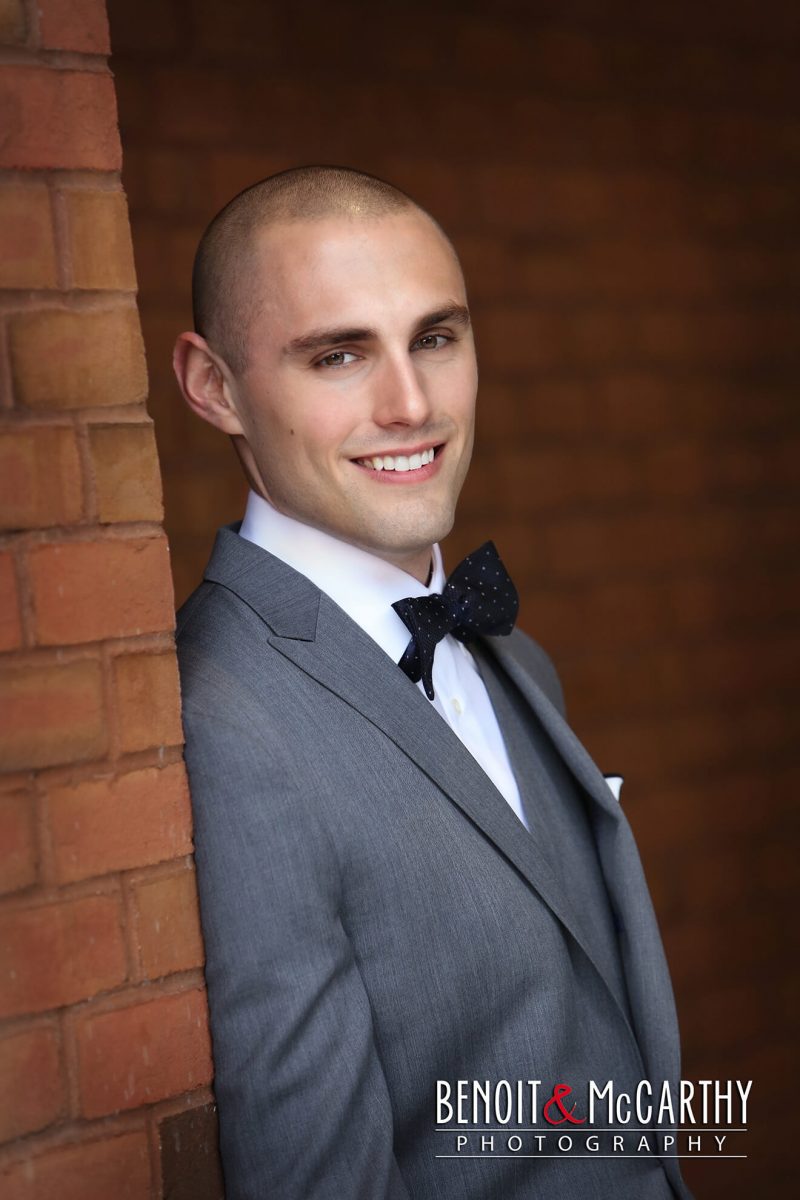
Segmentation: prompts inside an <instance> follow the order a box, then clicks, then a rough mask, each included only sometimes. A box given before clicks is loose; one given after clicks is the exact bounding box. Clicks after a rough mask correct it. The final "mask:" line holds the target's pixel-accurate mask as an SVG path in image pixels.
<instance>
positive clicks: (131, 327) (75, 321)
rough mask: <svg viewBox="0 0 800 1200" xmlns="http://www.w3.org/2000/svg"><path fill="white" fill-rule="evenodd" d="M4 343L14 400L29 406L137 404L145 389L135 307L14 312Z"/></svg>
mask: <svg viewBox="0 0 800 1200" xmlns="http://www.w3.org/2000/svg"><path fill="white" fill-rule="evenodd" d="M9 344H10V352H11V367H12V372H13V376H14V386H15V391H16V396H17V400H18V401H19V403H21V404H25V405H27V406H28V407H30V408H46V409H70V408H89V407H97V406H102V405H107V404H138V403H141V401H142V400H143V399H144V397H145V395H146V394H147V371H146V369H145V363H144V348H143V344H142V335H141V330H140V328H139V317H138V314H137V312H136V309H135V308H109V309H104V310H100V311H98V310H94V309H93V310H91V311H81V312H73V311H66V310H55V309H49V310H47V311H40V312H25V313H20V314H18V315H17V316H16V317H14V318H12V320H11V329H10V333H9Z"/></svg>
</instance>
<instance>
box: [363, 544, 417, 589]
mask: <svg viewBox="0 0 800 1200" xmlns="http://www.w3.org/2000/svg"><path fill="white" fill-rule="evenodd" d="M362 548H363V549H365V550H369V552H370V553H371V554H376V552H375V551H374V550H371V549H370V548H369V547H368V546H364V547H362ZM376 557H377V558H382V559H383V560H384V562H388V563H391V564H392V566H393V567H399V568H400V570H401V571H405V572H406V574H407V575H412V576H413V577H414V579H417V580H419V582H420V583H424V584H425V586H426V587H427V586H428V584H429V583H430V580H431V576H432V575H433V547H432V546H428V547H427V548H426V549H424V550H415V551H414V552H413V553H412V554H408V555H396V554H376Z"/></svg>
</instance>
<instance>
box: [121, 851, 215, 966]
mask: <svg viewBox="0 0 800 1200" xmlns="http://www.w3.org/2000/svg"><path fill="white" fill-rule="evenodd" d="M132 891H133V895H134V902H135V905H136V912H137V922H136V935H137V942H138V946H139V957H140V962H141V966H142V970H143V971H144V974H145V975H146V976H147V977H148V978H149V979H156V978H158V977H159V976H161V975H170V974H171V973H172V972H173V971H188V970H189V969H190V968H191V967H200V966H202V965H203V957H204V954H203V938H202V935H201V932H200V914H199V912H198V908H197V885H196V883H195V874H194V871H192V870H186V869H184V870H181V871H179V872H178V873H177V874H176V875H168V876H161V877H159V878H156V879H149V880H147V879H145V880H142V881H140V882H138V883H136V884H134V886H133V888H132Z"/></svg>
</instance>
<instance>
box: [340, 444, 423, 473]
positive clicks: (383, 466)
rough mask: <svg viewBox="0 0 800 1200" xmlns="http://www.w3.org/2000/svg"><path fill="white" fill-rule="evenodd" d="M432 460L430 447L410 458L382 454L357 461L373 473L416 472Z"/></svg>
mask: <svg viewBox="0 0 800 1200" xmlns="http://www.w3.org/2000/svg"><path fill="white" fill-rule="evenodd" d="M433 459H434V450H433V446H431V447H430V448H429V449H428V450H422V451H421V452H420V453H419V454H412V455H410V456H409V455H405V454H397V455H394V454H384V455H376V456H375V457H374V458H360V459H359V460H358V461H359V462H360V463H362V464H363V465H364V466H365V467H372V469H373V471H418V470H419V468H420V467H426V466H427V465H428V463H429V462H433Z"/></svg>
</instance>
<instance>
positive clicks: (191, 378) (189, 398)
mask: <svg viewBox="0 0 800 1200" xmlns="http://www.w3.org/2000/svg"><path fill="white" fill-rule="evenodd" d="M172 367H173V370H174V371H175V377H176V379H177V380H178V387H179V388H180V389H181V392H182V393H183V398H184V400H185V401H186V403H187V404H188V405H189V408H191V410H192V412H194V413H197V415H198V417H201V418H202V419H203V420H204V421H208V422H209V424H210V425H215V426H216V427H217V429H221V430H222V432H223V433H229V434H232V435H234V436H235V435H236V434H241V435H242V436H244V429H243V428H242V424H241V421H240V420H239V415H238V413H237V411H236V406H235V402H234V388H233V379H232V376H231V374H230V371H229V370H228V368H227V366H226V365H225V362H224V361H223V360H222V359H221V358H219V356H218V355H216V354H215V353H214V351H213V350H212V349H211V347H210V346H209V345H208V342H207V341H206V340H205V338H202V337H200V335H199V334H198V333H181V334H179V336H178V340H177V341H176V343H175V349H174V350H173V352H172Z"/></svg>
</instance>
